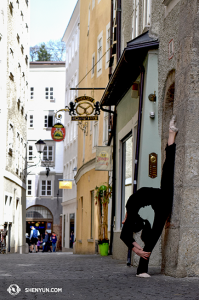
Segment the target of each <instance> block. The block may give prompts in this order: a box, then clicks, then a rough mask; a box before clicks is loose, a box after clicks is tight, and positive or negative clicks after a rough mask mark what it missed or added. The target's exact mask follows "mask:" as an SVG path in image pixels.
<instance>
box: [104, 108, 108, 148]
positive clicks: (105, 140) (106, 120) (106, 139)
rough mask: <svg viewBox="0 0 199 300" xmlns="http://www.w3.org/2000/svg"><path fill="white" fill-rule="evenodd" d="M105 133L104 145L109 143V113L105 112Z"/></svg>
mask: <svg viewBox="0 0 199 300" xmlns="http://www.w3.org/2000/svg"><path fill="white" fill-rule="evenodd" d="M103 129H104V133H103V141H104V143H106V142H108V112H104V128H103Z"/></svg>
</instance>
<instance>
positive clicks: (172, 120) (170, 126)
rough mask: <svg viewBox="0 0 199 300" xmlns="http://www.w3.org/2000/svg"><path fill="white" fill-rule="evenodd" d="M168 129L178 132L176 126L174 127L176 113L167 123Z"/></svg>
mask: <svg viewBox="0 0 199 300" xmlns="http://www.w3.org/2000/svg"><path fill="white" fill-rule="evenodd" d="M169 129H170V130H172V131H173V132H178V128H177V127H176V115H173V116H172V118H171V121H170V123H169Z"/></svg>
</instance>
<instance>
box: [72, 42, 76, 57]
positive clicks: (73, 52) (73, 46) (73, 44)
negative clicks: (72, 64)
mask: <svg viewBox="0 0 199 300" xmlns="http://www.w3.org/2000/svg"><path fill="white" fill-rule="evenodd" d="M74 54H75V41H74V37H73V40H72V58H73V57H74Z"/></svg>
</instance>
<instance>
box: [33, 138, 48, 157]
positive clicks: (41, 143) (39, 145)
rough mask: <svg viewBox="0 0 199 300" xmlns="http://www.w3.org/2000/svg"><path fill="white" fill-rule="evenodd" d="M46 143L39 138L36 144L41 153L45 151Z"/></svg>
mask: <svg viewBox="0 0 199 300" xmlns="http://www.w3.org/2000/svg"><path fill="white" fill-rule="evenodd" d="M45 145H46V143H44V141H42V140H38V141H37V142H36V143H35V146H36V148H37V152H38V153H40V154H41V153H42V152H43V151H44V147H45Z"/></svg>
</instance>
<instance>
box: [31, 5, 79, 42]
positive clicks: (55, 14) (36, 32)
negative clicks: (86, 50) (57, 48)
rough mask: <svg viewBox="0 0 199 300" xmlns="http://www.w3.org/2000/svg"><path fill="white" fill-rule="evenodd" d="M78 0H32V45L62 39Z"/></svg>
mask: <svg viewBox="0 0 199 300" xmlns="http://www.w3.org/2000/svg"><path fill="white" fill-rule="evenodd" d="M76 3H77V0H30V46H32V47H33V46H35V45H38V44H40V43H43V42H44V43H46V42H48V41H50V40H60V39H61V38H62V37H63V35H64V32H65V29H66V27H67V25H68V22H69V20H70V17H71V15H72V12H73V10H74V8H75V5H76Z"/></svg>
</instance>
